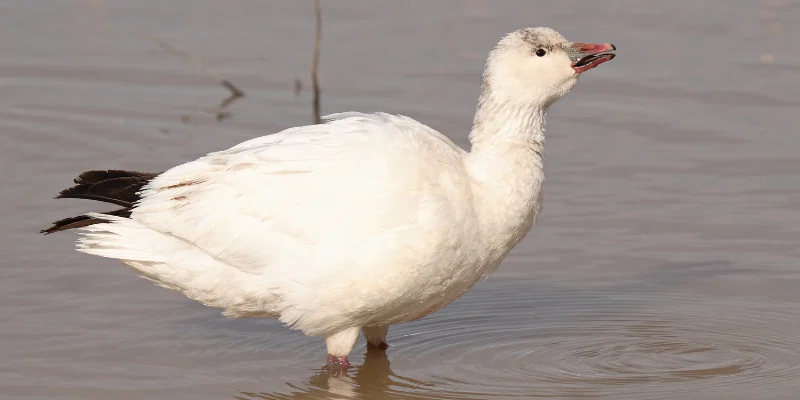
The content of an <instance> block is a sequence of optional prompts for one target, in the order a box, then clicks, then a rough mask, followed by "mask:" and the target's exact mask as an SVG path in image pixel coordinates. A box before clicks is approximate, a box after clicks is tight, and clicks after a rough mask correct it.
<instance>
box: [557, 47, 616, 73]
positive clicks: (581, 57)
mask: <svg viewBox="0 0 800 400" xmlns="http://www.w3.org/2000/svg"><path fill="white" fill-rule="evenodd" d="M616 49H617V47H616V46H614V45H613V44H611V43H603V44H591V43H570V44H568V45H566V46H565V50H566V51H567V54H568V55H569V59H570V60H572V69H574V70H575V72H577V73H579V74H581V73H583V72H586V71H588V70H590V69H592V68H594V67H596V66H598V65H600V64H602V63H604V62H606V61H611V60H613V59H614V57H615V56H616V54H614V53H612V51H614V50H616Z"/></svg>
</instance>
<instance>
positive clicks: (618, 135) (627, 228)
mask: <svg viewBox="0 0 800 400" xmlns="http://www.w3.org/2000/svg"><path fill="white" fill-rule="evenodd" d="M306 3H308V4H306ZM323 3H325V4H323V6H324V7H323V8H324V12H325V16H324V18H325V28H324V42H323V52H322V67H321V76H320V79H321V81H322V84H323V88H324V93H323V96H324V98H323V108H324V111H325V112H336V111H347V110H362V111H371V110H381V111H387V112H393V113H401V114H406V115H410V116H412V117H415V118H418V119H420V120H422V121H424V122H426V123H428V124H430V125H432V126H434V127H436V128H438V129H439V130H441V131H443V132H445V133H447V134H448V135H449V136H450V137H452V138H453V139H454V140H456V142H457V143H460V144H462V145H466V136H467V132H468V129H469V124H470V119H471V113H472V110H473V108H474V103H475V99H476V97H477V94H478V86H479V82H478V77H479V74H480V71H481V68H482V63H483V60H484V57H485V55H486V52H487V51H488V49H489V48H490V47H491V45H492V44H494V42H495V41H496V40H497V39H498V38H499V37H500V35H501V34H503V33H504V32H506V31H509V30H513V29H516V28H518V27H522V26H529V25H549V26H552V27H554V28H556V29H558V30H560V31H562V32H563V33H564V34H565V35H567V37H569V38H571V39H573V40H580V41H597V42H604V41H611V42H614V43H615V44H616V45H617V47H618V48H619V49H620V50H619V57H618V58H617V59H616V60H614V61H613V62H612V63H608V64H605V65H603V66H602V67H601V68H598V69H596V70H593V71H591V72H590V73H587V75H586V76H585V77H584V79H582V81H581V83H580V84H579V86H578V87H577V88H576V89H575V90H574V91H573V93H572V94H571V95H570V96H569V97H568V98H567V99H565V100H564V101H562V102H561V103H559V104H558V105H556V106H555V107H554V108H553V109H552V110H551V112H550V115H549V125H548V128H549V129H548V147H547V151H548V161H547V176H548V182H547V185H546V194H545V207H544V213H543V215H542V216H541V218H540V220H539V224H538V226H537V227H536V228H535V230H534V231H533V232H532V233H531V234H530V235H529V236H528V237H527V238H526V239H525V241H524V242H523V243H522V244H520V245H519V246H518V247H517V248H516V249H515V250H514V251H513V253H512V254H511V255H510V256H509V258H508V259H507V260H506V262H505V263H504V265H503V266H502V267H501V269H500V270H499V272H498V273H496V274H495V275H494V276H493V277H492V278H491V279H490V280H489V281H488V282H486V283H482V284H480V285H478V286H477V287H476V288H474V289H473V290H472V291H470V292H469V293H468V294H467V295H465V296H464V297H463V298H461V299H459V300H458V301H457V302H455V303H454V304H452V305H451V306H450V307H448V308H446V309H444V310H442V311H440V312H438V313H436V314H433V315H431V316H429V317H427V318H424V319H422V320H420V321H417V322H414V323H409V324H405V325H401V326H396V327H393V328H392V331H391V332H390V337H389V341H390V343H391V344H392V347H391V348H390V349H389V351H388V352H387V353H368V354H365V352H364V350H363V349H364V347H363V341H361V342H359V344H358V347H357V350H356V351H355V352H354V354H353V356H352V358H351V361H354V363H355V364H356V365H357V366H356V367H355V368H352V369H351V370H350V371H348V373H347V374H346V375H339V376H335V375H332V374H330V373H328V372H327V371H326V370H325V369H322V368H320V367H321V365H322V363H323V361H324V347H323V345H322V342H321V341H320V340H318V339H313V338H306V337H304V336H303V335H301V334H298V333H295V332H291V331H288V330H286V329H284V328H283V327H281V326H280V325H279V324H278V323H276V322H275V321H269V320H227V319H225V318H224V317H222V316H220V315H219V313H218V311H216V310H213V309H209V308H205V307H203V306H201V305H198V304H195V303H192V302H191V301H189V300H186V299H185V298H183V297H181V296H180V295H177V294H174V293H172V292H168V291H166V290H163V289H160V288H157V287H154V286H152V285H150V284H148V283H147V282H145V281H143V280H141V279H139V278H137V277H135V276H134V274H132V273H131V272H130V271H128V270H125V269H124V268H121V267H120V266H119V265H117V264H115V263H114V262H110V261H108V260H104V259H99V258H95V257H89V256H85V255H82V254H78V253H76V252H74V251H73V250H72V241H73V240H74V237H75V236H74V235H72V234H60V235H53V236H48V237H41V236H38V235H36V234H35V232H36V231H37V230H38V229H40V228H42V227H44V226H46V225H47V224H48V223H49V222H50V221H53V220H55V219H58V218H61V217H65V216H70V215H73V214H78V213H81V212H85V211H89V210H100V209H103V210H104V209H105V208H104V207H103V206H99V205H97V204H89V203H82V202H78V201H66V200H64V201H55V200H52V199H51V197H52V196H53V195H54V194H55V193H56V192H57V191H58V190H59V189H61V188H63V187H64V186H66V185H67V184H68V183H69V181H70V179H71V178H72V177H73V176H74V175H75V174H76V173H78V172H80V171H83V170H86V169H91V168H125V169H139V170H148V171H159V170H162V169H164V168H167V167H169V166H172V165H174V164H176V163H180V162H183V161H186V160H190V159H192V158H194V157H197V156H199V155H202V154H204V153H206V152H208V151H213V150H218V149H221V148H224V147H227V146H230V145H233V144H235V143H238V142H240V141H243V140H245V139H248V138H251V137H255V136H259V135H262V134H267V133H271V132H275V131H277V130H279V129H283V128H285V127H289V126H294V125H298V124H305V123H308V122H309V121H310V92H309V91H308V90H307V89H304V90H302V91H301V92H300V94H299V95H295V94H294V92H293V90H294V87H293V86H294V80H295V79H301V81H303V82H306V85H305V86H306V87H307V82H308V81H309V79H308V66H309V63H310V58H311V45H312V35H313V32H312V30H311V27H312V24H313V16H312V14H311V7H310V2H294V1H281V2H277V1H276V2H262V1H225V2H223V1H217V2H212V1H205V2H199V1H189V0H182V1H172V2H161V3H159V2H127V1H103V0H94V1H89V0H85V1H77V0H76V1H69V2H67V1H60V2H56V1H52V2H46V3H40V2H32V1H30V2H22V1H18V2H4V3H2V4H0V37H3V38H4V39H3V40H0V54H2V57H1V58H0V93H2V96H0V132H2V134H0V138H2V146H0V149H1V150H0V151H2V154H0V167H1V168H0V169H1V170H2V172H0V187H1V188H2V190H0V215H2V225H0V229H2V240H0V252H1V254H2V259H0V304H2V307H0V358H1V359H2V360H3V362H2V363H0V398H9V399H11V398H13V399H17V398H18V399H33V398H38V399H87V398H92V399H94V398H97V399H101V398H102V399H106V398H117V399H145V398H162V399H168V398H192V399H226V398H227V399H231V398H236V399H272V398H282V399H288V398H292V399H304V398H351V397H352V398H366V399H382V398H392V399H394V398H419V399H422V398H424V399H429V398H434V399H437V398H442V399H484V398H531V397H540V398H551V399H566V398H608V399H673V398H680V399H754V398H758V399H793V398H796V395H795V394H794V393H795V391H797V390H799V389H800V291H798V289H797V288H798V287H800V274H799V273H798V259H800V246H798V239H800V212H798V211H799V210H800V200H798V199H800V174H798V170H799V169H800V155H798V154H799V153H800V152H798V149H799V148H800V135H798V129H797V128H798V126H797V111H798V110H799V109H800V100H798V83H800V42H798V41H797V40H796V38H798V37H800V25H798V24H797V23H796V22H797V21H798V19H799V18H800V4H798V2H796V1H788V0H786V1H729V2H725V3H724V5H721V4H720V3H714V4H711V3H710V2H709V4H707V5H705V4H700V3H702V2H696V1H676V2H661V1H606V2H602V4H601V3H600V2H591V3H590V2H579V1H558V2H528V1H517V2H511V1H507V2H502V3H501V2H484V1H440V2H422V1H417V2H393V1H385V2H377V1H374V2H359V3H355V2H323ZM140 32H145V33H148V34H151V35H155V36H158V37H160V38H163V39H165V40H167V41H169V42H170V43H173V44H174V45H177V46H179V47H182V48H185V49H189V50H191V51H192V52H193V53H195V54H196V55H197V56H199V57H200V58H202V59H203V60H204V61H205V62H206V63H207V64H209V65H211V66H213V67H214V68H215V69H216V70H218V71H220V72H221V73H222V74H224V75H226V76H227V77H228V78H230V79H231V80H232V81H233V82H234V83H236V84H237V85H239V86H240V87H242V89H244V90H245V91H246V92H247V94H248V96H247V97H246V98H244V99H242V100H240V101H239V102H237V103H234V105H233V106H232V107H231V108H230V110H229V111H230V112H232V114H233V115H232V117H230V118H228V119H225V120H223V121H216V119H215V118H214V116H213V114H211V113H209V111H208V109H209V108H211V107H213V106H214V105H215V104H217V103H218V102H219V101H220V100H221V99H222V98H223V97H224V96H225V91H224V90H223V89H222V88H220V87H219V86H217V85H216V84H215V83H214V82H213V81H212V80H210V78H208V77H206V76H204V75H202V74H201V75H196V74H194V72H193V70H192V68H191V67H190V66H189V65H187V63H186V62H185V61H184V60H182V59H180V58H177V57H175V56H173V55H171V54H168V53H166V52H164V51H163V50H162V49H160V48H158V46H156V45H155V44H154V43H152V42H150V41H147V40H145V39H143V38H141V37H140V36H138V34H139V33H140ZM97 207H100V208H97Z"/></svg>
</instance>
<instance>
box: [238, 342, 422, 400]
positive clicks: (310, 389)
mask: <svg viewBox="0 0 800 400" xmlns="http://www.w3.org/2000/svg"><path fill="white" fill-rule="evenodd" d="M314 372H315V373H314V375H312V376H311V377H310V378H308V383H307V384H306V385H304V386H301V385H295V384H291V383H290V384H288V386H289V388H287V389H286V390H285V392H288V393H281V392H275V393H263V392H262V393H253V392H240V393H238V394H237V395H236V396H233V398H234V399H237V400H245V399H247V400H250V399H388V398H390V396H391V398H398V397H403V396H402V394H401V393H398V391H403V389H412V388H416V389H417V390H418V389H419V388H421V387H425V386H429V385H428V384H425V383H423V382H419V381H416V380H414V379H410V378H406V377H400V376H398V375H396V374H395V373H394V372H393V371H392V369H391V367H390V362H389V357H388V356H387V355H386V351H385V350H381V349H378V348H374V347H369V348H368V349H367V352H366V354H365V355H364V363H363V364H362V365H361V366H352V367H350V368H348V369H346V370H341V369H332V368H331V367H328V366H325V367H322V368H320V369H317V370H315V371H314Z"/></svg>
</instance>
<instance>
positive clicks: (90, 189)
mask: <svg viewBox="0 0 800 400" xmlns="http://www.w3.org/2000/svg"><path fill="white" fill-rule="evenodd" d="M158 175H159V174H158V173H149V172H137V171H123V170H107V171H103V170H97V171H86V172H84V173H82V174H80V175H78V177H77V178H75V179H74V182H75V186H73V187H71V188H68V189H64V190H62V191H61V192H60V193H59V194H58V196H56V198H57V199H87V200H97V201H102V202H106V203H111V204H116V205H119V206H122V207H123V208H121V209H118V210H114V211H111V212H108V213H106V214H110V215H116V216H119V217H125V218H128V217H130V215H131V209H132V208H133V206H134V205H135V204H136V202H137V201H139V200H140V199H141V196H140V195H139V192H140V191H141V190H142V188H143V187H144V186H145V185H147V183H149V182H150V181H151V180H152V179H153V178H155V177H156V176H158ZM99 222H103V221H102V220H98V219H95V218H91V217H88V216H86V215H80V216H77V217H72V218H65V219H62V220H60V221H56V222H54V223H53V226H51V227H50V228H48V229H44V230H42V231H41V233H44V234H50V233H54V232H59V231H63V230H67V229H72V228H79V227H83V226H89V225H93V224H96V223H99Z"/></svg>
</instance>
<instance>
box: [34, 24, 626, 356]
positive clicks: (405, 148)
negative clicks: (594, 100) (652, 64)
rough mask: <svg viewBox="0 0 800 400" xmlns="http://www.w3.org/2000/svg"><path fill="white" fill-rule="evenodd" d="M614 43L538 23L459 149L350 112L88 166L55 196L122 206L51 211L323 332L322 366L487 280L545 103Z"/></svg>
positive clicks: (173, 275) (526, 203) (538, 175)
mask: <svg viewBox="0 0 800 400" xmlns="http://www.w3.org/2000/svg"><path fill="white" fill-rule="evenodd" d="M614 50H616V47H615V46H614V45H612V44H610V43H604V44H588V43H576V42H569V41H567V40H566V39H565V38H564V37H563V36H562V35H561V34H559V33H558V32H556V31H555V30H552V29H550V28H545V27H537V28H525V29H520V30H517V31H514V32H512V33H509V34H507V35H506V36H504V37H503V38H502V40H500V41H499V42H498V43H497V45H496V46H495V47H494V48H493V49H492V50H491V52H490V53H489V57H488V60H487V62H486V64H485V68H484V72H483V82H482V86H481V92H480V96H479V100H478V105H477V109H476V112H475V117H474V120H473V126H472V130H471V132H470V135H469V139H470V143H471V149H470V150H469V151H466V150H464V149H462V148H460V147H459V146H457V145H456V144H454V143H453V142H452V141H451V140H450V139H448V138H447V137H446V136H444V135H443V134H441V133H439V132H437V131H436V130H434V129H432V128H430V127H428V126H426V125H424V124H422V123H420V122H418V121H415V120H414V119H411V118H409V117H406V116H402V115H394V114H387V113H358V112H344V113H339V114H333V115H329V116H327V117H326V118H325V121H324V123H322V124H315V125H308V126H299V127H294V128H289V129H286V130H283V131H280V132H277V133H274V134H270V135H266V136H262V137H258V138H254V139H251V140H247V141H245V142H243V143H240V144H238V145H235V146H233V147H231V148H229V149H227V150H222V151H217V152H212V153H209V154H207V155H205V156H202V157H200V158H198V159H196V160H194V161H190V162H186V163H184V164H181V165H178V166H176V167H173V168H171V169H169V170H167V171H165V172H161V173H143V172H136V171H124V170H93V171H87V172H84V173H82V174H80V176H78V177H77V178H75V180H74V183H75V185H74V186H73V187H70V188H68V189H65V190H63V191H61V192H60V194H59V195H58V196H57V197H56V198H74V199H90V200H98V201H102V202H107V203H112V204H116V205H118V206H119V207H121V208H118V209H115V210H112V211H108V212H104V213H88V214H85V215H80V216H77V217H72V218H66V219H62V220H60V221H57V222H54V223H53V225H52V226H51V227H50V228H48V229H45V230H43V231H42V233H44V234H49V233H54V232H58V231H65V230H69V229H73V228H79V232H80V236H79V238H78V240H77V243H76V248H77V250H78V251H81V252H83V253H88V254H92V255H95V256H100V257H107V258H112V259H117V260H119V261H121V262H122V264H124V265H125V266H127V267H129V268H131V269H133V270H134V271H135V272H136V273H137V274H138V275H140V276H141V277H143V278H145V279H148V280H150V281H152V282H153V283H155V284H156V285H159V286H162V287H165V288H168V289H172V290H175V291H178V292H180V293H182V294H183V295H185V296H186V297H188V298H190V299H193V300H195V301H198V302H200V303H202V304H205V305H207V306H211V307H216V308H220V309H222V310H223V311H222V312H223V314H224V315H225V316H228V317H231V318H243V317H265V318H277V319H279V320H280V321H281V322H282V323H283V324H284V325H286V326H287V327H289V328H291V329H294V330H299V331H301V332H303V333H304V334H306V335H308V336H316V337H322V338H324V340H325V345H326V347H327V352H328V358H327V363H328V364H329V365H333V366H341V367H345V368H346V367H347V366H349V365H350V363H349V361H348V360H347V356H348V355H349V354H350V352H351V351H352V349H353V347H354V345H355V342H356V341H357V339H358V337H359V335H360V334H361V333H363V335H364V336H365V338H366V340H367V343H368V346H374V347H378V348H382V349H385V348H386V347H387V346H388V345H387V344H386V336H387V333H388V330H389V326H390V325H392V324H398V323H403V322H408V321H413V320H416V319H419V318H422V317H424V316H426V315H428V314H431V313H433V312H434V311H437V310H439V309H441V308H443V307H445V306H446V305H448V304H449V303H450V302H452V301H453V300H455V299H456V298H458V297H460V296H461V295H462V294H464V293H465V292H466V291H467V290H468V289H470V288H471V287H472V286H473V285H474V284H475V283H476V282H477V281H479V280H480V279H481V278H482V277H488V276H489V274H491V273H492V272H493V271H495V269H497V267H498V266H499V264H500V262H501V261H502V260H503V258H504V257H505V256H506V255H507V254H508V253H509V251H510V250H511V249H512V248H513V247H514V246H515V245H516V244H517V243H519V241H520V240H521V239H522V238H523V237H524V236H525V235H526V233H527V232H528V231H529V230H530V229H531V227H532V226H533V225H534V223H535V222H536V218H537V216H538V215H539V212H540V211H541V207H542V184H543V182H544V175H543V169H542V168H543V163H544V153H543V151H544V140H545V136H544V126H545V114H546V112H547V110H548V107H550V106H551V105H552V104H553V103H554V102H556V101H557V100H559V99H561V98H562V97H564V96H565V95H566V94H567V93H568V92H569V91H570V89H571V88H572V87H573V86H574V85H575V84H576V82H577V81H578V78H579V77H580V76H581V74H582V73H584V72H586V71H588V70H589V69H592V68H594V67H597V66H598V65H600V64H602V63H605V62H606V61H609V60H611V59H613V58H614V56H615V55H614V53H613V51H614Z"/></svg>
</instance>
